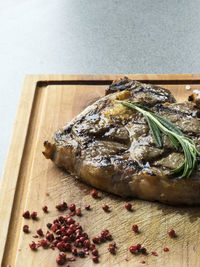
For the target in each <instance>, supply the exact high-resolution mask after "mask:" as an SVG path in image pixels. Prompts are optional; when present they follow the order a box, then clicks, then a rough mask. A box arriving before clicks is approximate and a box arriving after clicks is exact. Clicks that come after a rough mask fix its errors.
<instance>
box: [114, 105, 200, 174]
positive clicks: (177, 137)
mask: <svg viewBox="0 0 200 267" xmlns="http://www.w3.org/2000/svg"><path fill="white" fill-rule="evenodd" d="M116 102H118V103H121V104H122V105H124V106H125V107H128V108H131V109H135V110H137V111H139V112H140V113H142V114H143V115H144V117H145V119H146V120H147V123H148V125H149V128H150V131H151V133H152V136H153V139H154V141H155V143H156V145H157V146H158V147H162V146H163V141H162V133H163V134H165V135H167V136H168V138H169V140H170V141H171V143H172V144H173V146H174V147H175V148H176V149H177V150H178V149H180V148H182V150H183V152H184V156H185V159H184V162H183V163H182V164H181V165H180V166H179V167H178V168H176V169H174V170H172V171H171V172H172V173H173V174H174V175H177V176H179V177H180V178H184V177H186V178H188V177H190V175H191V174H192V172H193V170H194V169H196V168H197V156H200V152H199V151H198V150H197V148H196V145H195V143H194V141H193V140H191V139H190V138H188V137H186V136H185V135H184V134H183V133H182V132H181V130H180V129H179V128H178V127H177V126H176V125H174V124H173V123H172V122H170V121H169V120H167V119H165V118H164V117H162V116H159V115H158V114H156V113H155V112H154V111H152V110H151V109H149V108H148V107H146V106H144V105H143V104H141V103H139V102H132V103H129V102H125V101H116Z"/></svg>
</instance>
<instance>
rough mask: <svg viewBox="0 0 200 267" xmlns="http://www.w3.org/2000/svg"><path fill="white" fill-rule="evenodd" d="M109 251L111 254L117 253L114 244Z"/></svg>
mask: <svg viewBox="0 0 200 267" xmlns="http://www.w3.org/2000/svg"><path fill="white" fill-rule="evenodd" d="M108 251H109V252H110V253H111V254H115V253H116V251H115V246H114V245H113V244H110V245H109V247H108Z"/></svg>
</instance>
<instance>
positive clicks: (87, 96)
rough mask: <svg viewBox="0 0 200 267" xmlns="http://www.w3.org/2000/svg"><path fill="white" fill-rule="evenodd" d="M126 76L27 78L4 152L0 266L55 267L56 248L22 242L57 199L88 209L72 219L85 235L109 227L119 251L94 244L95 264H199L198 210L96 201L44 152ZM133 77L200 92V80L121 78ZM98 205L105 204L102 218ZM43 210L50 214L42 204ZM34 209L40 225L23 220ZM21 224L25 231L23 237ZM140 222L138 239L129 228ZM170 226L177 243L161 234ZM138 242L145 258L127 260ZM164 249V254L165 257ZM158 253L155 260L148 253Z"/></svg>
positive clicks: (180, 92)
mask: <svg viewBox="0 0 200 267" xmlns="http://www.w3.org/2000/svg"><path fill="white" fill-rule="evenodd" d="M123 76H124V75H39V76H34V75H33V76H27V77H26V78H25V81H24V85H23V90H22V94H21V100H20V103H19V107H18V112H17V117H16V121H15V124H14V128H13V135H12V139H11V143H10V148H9V153H8V156H7V161H6V165H5V169H4V173H3V177H2V182H1V191H0V209H1V211H0V218H1V232H0V261H1V263H2V266H3V267H4V266H7V265H9V264H10V265H11V266H12V267H13V266H15V267H22V266H26V267H35V266H43V267H45V266H48V267H51V266H52V267H53V266H56V263H55V258H56V256H57V255H58V251H57V250H55V251H53V250H44V249H41V248H40V249H39V250H38V252H33V251H31V250H30V248H29V246H28V244H29V243H30V242H31V240H33V238H32V235H34V234H35V232H36V230H37V229H38V228H40V227H41V228H42V229H43V230H46V223H47V222H49V221H52V220H53V219H54V218H55V217H56V216H57V215H58V214H59V212H58V211H57V210H56V209H55V205H56V204H57V203H59V202H60V201H63V200H64V201H66V202H67V203H72V202H74V203H76V205H77V206H78V207H81V208H83V207H84V205H85V204H90V205H91V207H92V210H91V211H85V210H84V209H83V216H82V217H80V218H78V219H77V220H78V221H80V223H81V224H82V225H83V226H84V228H85V230H86V232H88V233H89V235H90V237H92V236H94V235H97V234H98V233H100V232H101V230H102V229H105V228H107V229H109V230H110V232H111V234H112V235H113V237H114V240H115V241H116V243H117V246H118V248H117V254H116V255H111V254H109V252H108V251H107V247H108V243H105V244H103V245H101V246H100V248H99V251H100V254H101V257H100V263H99V266H106V267H109V266H141V265H142V264H141V263H140V261H141V260H145V262H146V263H145V266H159V267H160V266H164V267H169V266H170V267H171V266H177V267H178V266H180V267H185V266H191V267H193V266H195V267H196V266H200V235H199V232H200V209H199V208H198V207H196V208H187V207H170V206H167V205H163V204H159V203H151V202H146V201H140V200H131V203H132V204H133V207H134V210H133V212H128V211H126V210H125V208H124V204H125V203H126V201H125V200H123V199H121V198H120V197H117V196H113V195H109V194H106V193H103V192H101V199H99V200H94V199H92V198H91V197H90V195H89V191H90V189H91V188H90V186H87V185H84V184H82V183H81V182H79V181H78V180H75V179H74V178H73V177H71V176H70V175H68V174H67V173H66V172H64V171H62V170H60V169H58V168H56V167H55V166H54V164H53V163H52V162H51V161H50V160H46V159H45V158H44V156H43V155H42V153H41V152H42V150H43V142H44V140H49V139H50V138H51V136H52V135H53V133H54V132H55V130H56V129H58V128H59V127H62V126H63V125H65V124H66V122H68V121H70V120H71V119H72V118H73V117H74V116H76V115H77V114H78V113H80V112H81V111H82V110H83V109H84V108H85V107H86V106H88V105H89V104H91V103H92V102H94V101H95V100H96V99H98V98H99V97H101V96H103V95H104V90H105V88H106V87H107V86H108V85H109V84H110V83H111V82H112V80H114V79H118V78H120V77H123ZM127 76H129V77H130V78H132V79H136V80H140V81H144V82H150V83H153V84H157V85H161V86H163V87H165V88H168V89H170V90H171V91H172V93H173V94H174V95H175V97H176V98H177V100H185V99H187V97H188V95H189V94H191V91H187V90H186V89H185V87H186V85H190V86H191V88H192V89H200V75H197V74H196V75H189V74H187V75H127ZM103 203H106V204H108V205H109V206H110V207H111V212H110V213H105V212H104V211H103V210H102V209H101V206H102V204H103ZM45 204H46V205H48V207H49V213H47V214H44V213H43V211H42V209H41V207H42V206H43V205H45ZM27 209H29V210H30V211H37V212H38V215H39V220H38V221H32V220H29V221H27V220H26V221H25V220H24V219H23V217H22V213H23V211H24V210H27ZM24 224H28V225H29V226H30V230H31V233H30V234H24V233H23V232H22V227H23V225H24ZM132 224H138V225H139V228H140V233H139V234H134V233H133V232H132V231H131V226H132ZM169 228H174V229H175V230H176V232H177V238H175V239H170V238H169V237H168V236H167V234H166V233H167V230H168V229H169ZM136 243H141V244H142V245H144V246H145V247H146V248H147V250H148V252H149V254H148V255H136V256H134V255H131V254H130V253H129V251H128V247H129V246H130V245H132V244H136ZM164 247H168V248H169V252H163V248H164ZM152 251H156V252H157V253H158V256H157V257H156V256H153V255H151V252H152ZM93 265H94V264H93V263H92V261H91V257H90V256H89V257H87V258H86V259H84V260H83V259H77V261H75V262H72V263H70V266H72V267H73V266H85V267H86V266H87V267H88V266H93Z"/></svg>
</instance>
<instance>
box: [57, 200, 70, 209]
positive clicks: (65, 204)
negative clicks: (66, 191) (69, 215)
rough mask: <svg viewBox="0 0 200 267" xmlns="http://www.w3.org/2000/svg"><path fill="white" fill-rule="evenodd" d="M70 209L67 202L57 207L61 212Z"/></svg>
mask: <svg viewBox="0 0 200 267" xmlns="http://www.w3.org/2000/svg"><path fill="white" fill-rule="evenodd" d="M67 208H68V206H67V203H66V202H62V203H60V204H58V205H56V209H57V210H59V211H64V210H66V209H67Z"/></svg>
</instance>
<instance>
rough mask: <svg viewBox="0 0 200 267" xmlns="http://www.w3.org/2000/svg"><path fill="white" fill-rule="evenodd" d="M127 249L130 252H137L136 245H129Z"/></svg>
mask: <svg viewBox="0 0 200 267" xmlns="http://www.w3.org/2000/svg"><path fill="white" fill-rule="evenodd" d="M129 251H130V252H131V253H136V252H137V247H136V246H130V247H129Z"/></svg>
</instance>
